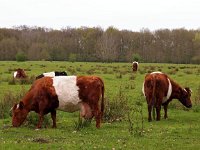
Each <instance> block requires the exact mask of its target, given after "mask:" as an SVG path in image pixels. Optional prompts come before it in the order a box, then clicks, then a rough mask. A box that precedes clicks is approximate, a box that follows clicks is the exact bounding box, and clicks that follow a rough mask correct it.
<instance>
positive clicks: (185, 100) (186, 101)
mask: <svg viewBox="0 0 200 150" xmlns="http://www.w3.org/2000/svg"><path fill="white" fill-rule="evenodd" d="M191 93H192V91H191V90H190V88H188V87H186V88H185V89H180V99H179V101H180V102H181V103H182V104H183V105H184V106H185V107H187V108H191V107H192V102H191V99H190V97H191Z"/></svg>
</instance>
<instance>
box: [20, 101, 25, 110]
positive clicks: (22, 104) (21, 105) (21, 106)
mask: <svg viewBox="0 0 200 150" xmlns="http://www.w3.org/2000/svg"><path fill="white" fill-rule="evenodd" d="M23 108H24V103H23V102H22V101H20V102H19V109H23Z"/></svg>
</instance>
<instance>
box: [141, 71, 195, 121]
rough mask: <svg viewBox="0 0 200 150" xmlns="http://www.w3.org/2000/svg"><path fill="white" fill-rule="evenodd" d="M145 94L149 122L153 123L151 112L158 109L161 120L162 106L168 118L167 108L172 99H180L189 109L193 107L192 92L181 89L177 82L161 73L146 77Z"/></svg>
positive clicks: (165, 116) (187, 89)
mask: <svg viewBox="0 0 200 150" xmlns="http://www.w3.org/2000/svg"><path fill="white" fill-rule="evenodd" d="M142 91H143V94H144V96H145V97H146V100H147V104H148V113H149V116H148V121H152V118H151V110H152V108H154V107H155V108H156V114H157V118H156V120H160V109H161V105H163V106H164V111H165V114H164V118H165V119H166V118H167V117H168V116H167V107H168V104H169V102H170V101H171V100H172V99H178V100H179V101H180V102H181V103H182V104H183V105H184V106H186V107H187V108H190V107H192V103H191V100H190V97H191V90H190V89H189V88H184V89H183V88H181V87H180V86H179V85H178V84H177V83H176V82H174V81H173V80H172V79H170V78H169V77H168V76H167V75H166V74H164V73H161V72H152V73H150V74H147V75H146V76H145V80H144V83H143V89H142Z"/></svg>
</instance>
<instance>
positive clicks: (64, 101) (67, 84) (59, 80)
mask: <svg viewBox="0 0 200 150" xmlns="http://www.w3.org/2000/svg"><path fill="white" fill-rule="evenodd" d="M52 79H53V87H54V88H55V91H56V94H57V96H58V101H59V107H58V109H59V110H63V111H68V112H74V111H77V110H78V109H79V103H80V102H81V99H80V98H79V87H78V86H77V77H76V76H55V77H54V78H52Z"/></svg>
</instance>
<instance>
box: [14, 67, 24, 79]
mask: <svg viewBox="0 0 200 150" xmlns="http://www.w3.org/2000/svg"><path fill="white" fill-rule="evenodd" d="M13 77H14V78H18V79H23V78H26V77H27V76H26V74H25V71H24V69H21V68H18V69H17V70H16V71H15V72H14V75H13Z"/></svg>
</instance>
